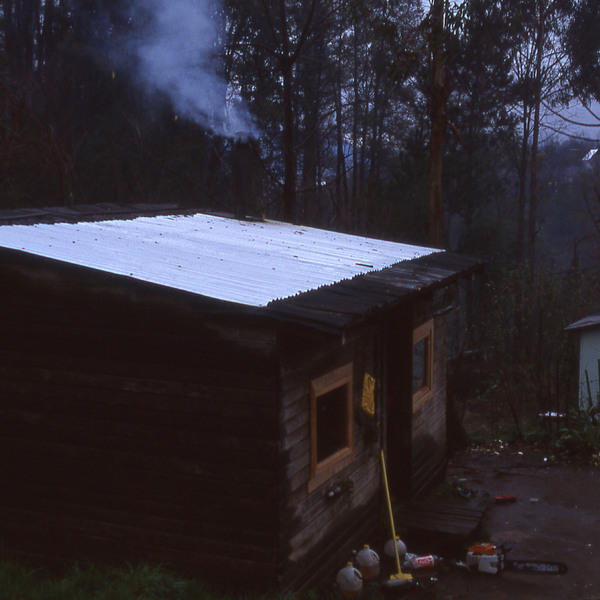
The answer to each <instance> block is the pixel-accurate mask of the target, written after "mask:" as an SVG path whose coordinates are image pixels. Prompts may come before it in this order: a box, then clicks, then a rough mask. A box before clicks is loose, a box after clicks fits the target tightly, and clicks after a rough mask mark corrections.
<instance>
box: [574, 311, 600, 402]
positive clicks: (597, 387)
mask: <svg viewBox="0 0 600 600" xmlns="http://www.w3.org/2000/svg"><path fill="white" fill-rule="evenodd" d="M567 330H568V331H573V332H574V333H576V334H577V335H578V337H579V408H580V409H582V410H587V409H588V408H590V407H591V406H598V405H599V401H600V312H598V313H595V314H592V315H589V316H587V317H584V318H583V319H580V320H579V321H576V322H575V323H572V324H571V325H569V326H568V327H567Z"/></svg>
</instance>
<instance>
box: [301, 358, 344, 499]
mask: <svg viewBox="0 0 600 600" xmlns="http://www.w3.org/2000/svg"><path fill="white" fill-rule="evenodd" d="M352 369H353V367H352V363H350V364H347V365H344V366H343V367H338V368H337V369H334V370H333V371H329V372H328V373H325V374H324V375H323V376H321V377H318V378H317V379H314V380H313V381H311V386H310V402H311V404H310V482H309V491H311V490H313V489H315V488H316V487H318V486H319V485H321V484H322V483H324V482H325V481H327V480H328V479H329V478H331V477H332V476H333V475H335V474H336V473H338V472H339V471H340V470H341V469H342V468H344V467H345V466H346V465H347V464H349V463H350V462H351V460H352V449H353V436H352V426H353V419H352Z"/></svg>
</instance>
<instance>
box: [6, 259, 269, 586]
mask: <svg viewBox="0 0 600 600" xmlns="http://www.w3.org/2000/svg"><path fill="white" fill-rule="evenodd" d="M28 269H29V271H28V272H27V273H26V275H23V273H24V271H21V272H18V271H14V270H11V269H6V268H5V269H2V268H0V286H1V289H2V294H0V315H1V318H2V321H1V327H0V335H1V344H0V489H1V491H0V542H1V543H2V547H3V548H4V549H6V550H8V551H9V552H14V553H16V554H17V555H18V556H21V557H24V558H28V559H31V560H33V561H35V562H42V563H46V564H48V563H49V562H57V561H58V562H61V563H62V562H64V561H70V560H84V559H93V560H110V561H111V562H121V561H137V560H147V561H151V562H158V563H162V564H167V565H172V566H173V568H175V569H176V570H179V571H182V572H185V573H190V574H194V575H207V574H208V579H209V580H210V581H213V582H216V583H220V582H225V583H226V584H227V585H229V586H231V585H232V584H236V583H239V584H240V585H241V586H244V588H245V589H249V587H250V588H251V587H254V586H256V587H257V588H261V587H263V586H264V585H267V584H271V583H272V582H273V581H274V579H275V576H276V569H277V540H278V538H277V517H276V515H277V513H278V508H279V507H278V504H277V498H278V485H279V484H278V475H279V471H278V460H277V453H278V444H277V434H278V430H279V424H278V421H277V410H276V407H277V378H278V375H277V362H276V360H275V357H274V356H273V348H274V336H273V335H272V334H271V333H269V332H268V331H266V330H262V329H261V328H260V327H256V328H255V329H249V328H245V326H244V325H243V324H241V323H235V322H230V321H227V320H224V319H222V318H221V319H219V318H216V317H215V318H213V319H207V318H205V317H202V315H201V314H199V313H198V312H197V311H195V310H194V308H193V307H188V306H185V305H177V304H176V303H175V302H174V301H173V299H172V297H171V296H170V295H169V294H167V296H168V298H165V297H163V296H159V297H158V298H151V297H150V299H148V295H147V290H144V289H143V288H140V289H137V288H136V289H135V290H134V291H132V290H125V291H120V292H118V293H115V289H118V288H115V287H114V286H115V285H116V284H115V282H114V281H113V280H108V281H106V280H102V279H99V278H96V279H94V280H93V281H83V282H82V281H80V280H79V276H78V275H77V276H76V275H75V273H77V271H75V272H68V271H65V270H64V269H59V270H57V271H56V272H52V271H51V270H49V269H48V268H47V267H46V268H45V269H43V270H42V271H40V272H39V273H37V272H36V271H35V269H33V267H31V268H29V267H28ZM38 276H39V277H38Z"/></svg>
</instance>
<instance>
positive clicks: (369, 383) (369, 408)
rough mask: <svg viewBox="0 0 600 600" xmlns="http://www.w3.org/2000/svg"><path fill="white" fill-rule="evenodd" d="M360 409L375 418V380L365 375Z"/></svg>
mask: <svg viewBox="0 0 600 600" xmlns="http://www.w3.org/2000/svg"><path fill="white" fill-rule="evenodd" d="M361 406H362V409H363V410H364V411H365V412H366V413H367V414H368V415H369V416H370V417H373V416H375V378H374V377H372V376H371V375H369V374H368V373H365V377H364V379H363V393H362V404H361Z"/></svg>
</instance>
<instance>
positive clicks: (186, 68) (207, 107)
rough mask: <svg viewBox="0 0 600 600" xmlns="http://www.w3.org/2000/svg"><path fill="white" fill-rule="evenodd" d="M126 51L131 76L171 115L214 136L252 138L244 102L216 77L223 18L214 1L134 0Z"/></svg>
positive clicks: (249, 119) (220, 65) (252, 129)
mask: <svg viewBox="0 0 600 600" xmlns="http://www.w3.org/2000/svg"><path fill="white" fill-rule="evenodd" d="M130 8H131V9H132V13H131V24H132V28H133V29H132V32H131V35H130V36H128V39H127V42H126V43H127V50H128V52H129V54H130V56H131V55H133V57H134V58H135V67H134V69H135V75H136V76H137V78H138V79H139V80H140V81H141V82H142V83H143V84H144V85H146V86H148V87H149V88H150V89H152V90H158V91H160V92H162V93H164V94H166V95H167V96H168V98H169V99H170V101H171V103H172V104H173V108H174V110H175V111H176V113H177V114H178V115H180V116H182V117H186V118H189V119H191V120H193V121H194V122H197V123H199V124H201V125H202V126H204V127H205V128H207V129H210V130H211V131H213V132H214V133H216V134H217V135H223V136H227V137H234V136H244V137H256V130H255V126H254V123H253V120H252V117H251V115H250V113H249V111H248V109H247V107H246V105H245V103H244V102H243V101H242V100H241V98H239V96H237V97H236V95H234V94H233V95H232V94H231V90H229V89H228V86H227V82H226V81H225V78H224V76H223V74H222V50H223V42H222V36H223V30H224V28H223V21H222V19H223V17H222V16H221V15H219V14H218V13H219V11H218V10H216V6H215V1H214V0H134V2H133V3H132V5H131V6H130Z"/></svg>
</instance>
